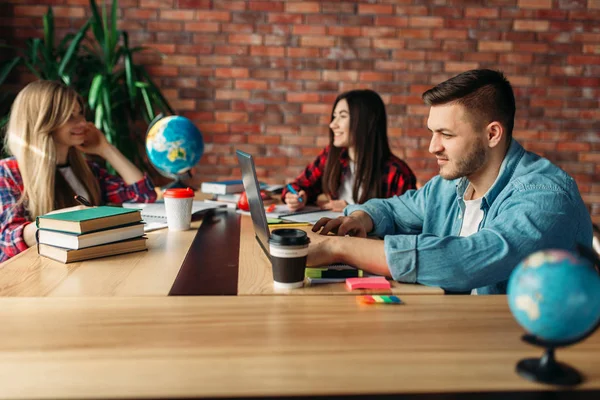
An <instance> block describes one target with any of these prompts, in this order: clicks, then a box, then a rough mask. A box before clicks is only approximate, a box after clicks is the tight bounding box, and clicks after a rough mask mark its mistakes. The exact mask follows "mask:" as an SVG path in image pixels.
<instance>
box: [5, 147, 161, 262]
mask: <svg viewBox="0 0 600 400" xmlns="http://www.w3.org/2000/svg"><path fill="white" fill-rule="evenodd" d="M88 164H89V166H90V168H91V169H92V173H93V174H94V175H95V176H96V179H98V183H99V184H100V193H101V196H102V202H103V203H115V204H122V203H124V202H131V203H152V202H154V201H155V200H156V192H155V191H154V185H153V184H152V182H151V181H150V179H149V178H148V177H147V176H144V179H142V180H140V181H139V182H136V183H134V184H132V185H129V186H127V185H126V184H125V182H124V181H123V179H121V178H119V177H117V176H114V175H110V174H109V173H108V172H107V171H106V170H105V169H104V168H101V167H100V166H98V164H95V163H93V162H90V161H88ZM22 192H23V178H22V177H21V173H20V172H19V165H18V164H17V160H16V159H15V158H14V157H11V158H6V159H4V160H0V209H1V210H2V216H1V217H0V262H2V261H5V260H7V259H9V258H11V257H13V256H15V255H17V254H19V253H20V252H22V251H23V250H26V249H27V245H26V244H25V240H24V239H23V228H25V225H27V224H29V223H31V217H30V216H29V213H28V212H27V210H26V209H25V207H23V205H19V206H16V203H17V202H18V200H19V199H20V198H21V193H22Z"/></svg>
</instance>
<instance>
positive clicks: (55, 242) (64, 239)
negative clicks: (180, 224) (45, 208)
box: [38, 223, 144, 250]
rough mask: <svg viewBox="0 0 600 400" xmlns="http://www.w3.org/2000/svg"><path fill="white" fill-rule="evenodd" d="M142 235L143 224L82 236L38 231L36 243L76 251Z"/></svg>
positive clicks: (45, 230) (43, 230)
mask: <svg viewBox="0 0 600 400" xmlns="http://www.w3.org/2000/svg"><path fill="white" fill-rule="evenodd" d="M143 234H144V224H142V223H138V224H134V225H125V226H118V227H116V228H111V229H104V230H101V231H95V232H89V233H83V234H77V233H69V232H61V231H52V230H47V229H39V230H38V243H40V244H47V245H50V246H56V247H62V248H65V249H73V250H76V249H84V248H86V247H92V246H98V245H101V244H106V243H113V242H119V241H121V240H125V239H131V238H134V237H138V236H142V235H143Z"/></svg>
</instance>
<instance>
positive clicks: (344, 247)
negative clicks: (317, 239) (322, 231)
mask: <svg viewBox="0 0 600 400" xmlns="http://www.w3.org/2000/svg"><path fill="white" fill-rule="evenodd" d="M367 217H368V215H367ZM369 219H370V218H369ZM336 239H337V240H335V242H334V243H333V247H334V250H333V251H334V252H335V253H336V257H335V258H336V259H339V260H340V261H341V262H343V263H344V264H348V265H352V266H354V267H356V268H359V269H362V270H363V271H367V272H370V273H373V274H377V275H383V276H388V277H391V276H392V275H391V273H390V269H389V268H388V265H387V260H386V258H385V250H384V245H383V243H384V242H383V240H372V239H363V238H354V237H339V238H336Z"/></svg>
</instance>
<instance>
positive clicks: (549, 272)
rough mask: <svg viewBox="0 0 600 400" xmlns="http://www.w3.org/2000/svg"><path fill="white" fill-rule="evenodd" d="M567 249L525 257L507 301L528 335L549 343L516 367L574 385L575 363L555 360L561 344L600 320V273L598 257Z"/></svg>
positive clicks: (513, 277) (510, 284)
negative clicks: (539, 355)
mask: <svg viewBox="0 0 600 400" xmlns="http://www.w3.org/2000/svg"><path fill="white" fill-rule="evenodd" d="M588 257H589V253H586V257H585V258H584V257H582V256H580V255H576V254H574V253H571V252H568V251H564V250H545V251H539V252H536V253H533V254H531V255H530V256H528V257H527V258H525V259H524V260H523V261H522V262H521V263H520V264H519V265H517V267H516V268H515V269H514V271H513V272H512V274H511V276H510V279H509V282H508V291H507V294H508V305H509V307H510V310H511V311H512V313H513V315H514V317H515V319H516V320H517V322H518V323H519V324H520V325H521V326H522V327H523V328H524V329H525V330H526V331H527V332H529V335H525V336H524V337H523V340H525V341H526V342H528V343H530V344H534V345H538V346H543V347H545V348H546V349H547V351H546V354H545V355H544V356H543V357H542V358H541V359H535V358H534V359H527V360H522V361H521V362H519V364H517V372H518V373H519V374H520V375H522V376H524V377H526V378H528V379H531V380H536V381H541V382H546V383H553V384H563V385H572V384H577V383H580V382H581V375H580V374H579V372H577V370H575V369H574V368H571V367H569V366H568V365H565V364H563V363H558V362H556V361H555V360H554V349H555V348H556V347H562V346H568V345H570V344H573V343H577V342H579V341H581V340H583V339H585V338H586V337H588V336H589V335H591V334H592V332H594V331H595V330H596V328H598V326H599V323H600V276H599V275H598V272H597V271H596V269H595V268H594V260H588V259H587V258H588Z"/></svg>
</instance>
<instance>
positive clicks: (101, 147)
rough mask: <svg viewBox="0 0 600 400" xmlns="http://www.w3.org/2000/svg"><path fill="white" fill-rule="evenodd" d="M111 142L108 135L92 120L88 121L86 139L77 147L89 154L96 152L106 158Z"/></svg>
mask: <svg viewBox="0 0 600 400" xmlns="http://www.w3.org/2000/svg"><path fill="white" fill-rule="evenodd" d="M109 147H110V144H109V143H108V140H106V136H104V133H102V132H101V131H100V130H99V129H98V128H96V125H94V124H93V123H92V122H88V123H86V126H85V140H84V142H83V144H82V145H81V146H77V149H78V150H80V151H83V152H84V153H87V154H95V155H98V156H100V157H102V158H106V152H107V150H108V149H109Z"/></svg>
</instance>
